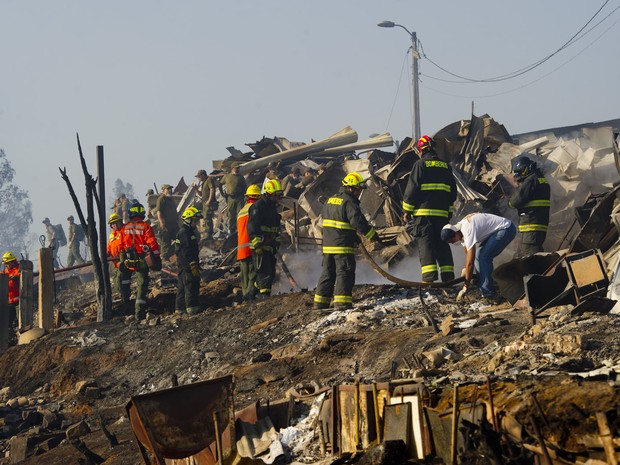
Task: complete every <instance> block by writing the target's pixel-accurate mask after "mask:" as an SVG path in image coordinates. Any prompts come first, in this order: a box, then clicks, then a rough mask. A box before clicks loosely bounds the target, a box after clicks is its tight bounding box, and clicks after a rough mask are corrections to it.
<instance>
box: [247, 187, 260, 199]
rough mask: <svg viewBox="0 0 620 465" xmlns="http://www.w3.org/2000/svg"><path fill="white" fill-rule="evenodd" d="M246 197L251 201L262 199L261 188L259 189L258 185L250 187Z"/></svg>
mask: <svg viewBox="0 0 620 465" xmlns="http://www.w3.org/2000/svg"><path fill="white" fill-rule="evenodd" d="M245 196H246V197H248V198H250V199H257V198H258V197H260V187H258V186H257V185H256V184H252V185H250V186H249V187H248V189H247V190H246V191H245Z"/></svg>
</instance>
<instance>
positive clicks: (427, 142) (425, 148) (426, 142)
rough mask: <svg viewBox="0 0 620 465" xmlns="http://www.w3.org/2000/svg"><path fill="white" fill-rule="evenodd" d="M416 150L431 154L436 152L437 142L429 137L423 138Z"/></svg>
mask: <svg viewBox="0 0 620 465" xmlns="http://www.w3.org/2000/svg"><path fill="white" fill-rule="evenodd" d="M416 148H417V149H418V151H419V152H420V153H425V152H430V151H431V150H435V141H434V140H433V139H432V138H431V137H429V136H422V137H420V139H419V140H418V143H417V144H416Z"/></svg>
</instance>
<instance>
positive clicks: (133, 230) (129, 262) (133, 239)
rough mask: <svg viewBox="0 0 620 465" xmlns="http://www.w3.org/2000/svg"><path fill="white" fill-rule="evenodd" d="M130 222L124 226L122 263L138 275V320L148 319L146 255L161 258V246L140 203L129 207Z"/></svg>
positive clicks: (136, 310)
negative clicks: (146, 219) (147, 221)
mask: <svg viewBox="0 0 620 465" xmlns="http://www.w3.org/2000/svg"><path fill="white" fill-rule="evenodd" d="M128 214H129V222H128V223H127V224H125V225H124V226H123V229H122V232H121V237H122V241H123V247H122V252H121V254H120V259H121V262H122V263H123V264H124V265H125V267H126V268H127V269H128V270H129V271H130V272H131V273H132V274H133V273H135V275H136V285H137V288H138V289H137V292H136V307H135V316H136V319H137V320H143V319H144V318H146V312H147V302H146V296H147V294H148V291H149V267H148V265H147V263H146V259H145V255H146V254H147V253H150V252H153V254H155V256H156V257H159V255H160V251H159V244H158V243H157V239H156V238H155V234H154V233H153V228H151V225H150V224H148V223H146V222H145V221H144V216H145V211H144V206H143V205H142V204H141V203H140V202H134V203H133V204H132V205H131V206H130V207H129V213H128Z"/></svg>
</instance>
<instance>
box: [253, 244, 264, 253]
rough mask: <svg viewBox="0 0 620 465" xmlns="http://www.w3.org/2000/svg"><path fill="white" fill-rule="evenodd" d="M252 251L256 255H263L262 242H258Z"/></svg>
mask: <svg viewBox="0 0 620 465" xmlns="http://www.w3.org/2000/svg"><path fill="white" fill-rule="evenodd" d="M252 253H254V254H256V255H262V254H263V245H262V244H257V245H256V246H255V247H254V250H253V251H252Z"/></svg>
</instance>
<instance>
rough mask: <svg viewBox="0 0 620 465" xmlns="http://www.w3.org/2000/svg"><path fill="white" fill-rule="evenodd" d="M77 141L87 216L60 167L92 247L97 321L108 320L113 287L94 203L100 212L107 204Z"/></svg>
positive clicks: (110, 314)
mask: <svg viewBox="0 0 620 465" xmlns="http://www.w3.org/2000/svg"><path fill="white" fill-rule="evenodd" d="M77 143H78V151H79V154H80V163H81V165H82V172H83V173H84V180H85V185H86V211H87V217H86V218H84V213H83V212H82V207H81V206H80V202H79V200H78V198H77V196H76V194H75V190H74V189H73V185H72V184H71V181H70V180H69V177H68V176H67V170H66V168H58V169H59V170H60V174H61V176H62V179H63V180H64V181H65V183H66V184H67V188H68V189H69V194H70V195H71V199H72V200H73V204H74V205H75V210H76V211H77V214H78V217H79V218H80V223H81V224H82V228H84V234H85V235H86V236H87V237H88V246H89V248H90V256H91V257H92V258H91V261H92V263H93V273H94V274H95V279H96V289H97V304H98V309H97V321H106V320H109V319H110V317H111V316H112V287H111V285H110V272H109V269H108V262H107V260H106V259H105V257H104V259H103V260H102V259H101V255H100V254H99V248H98V247H97V246H98V245H99V237H98V234H97V221H96V219H95V209H94V204H95V203H96V204H97V210H98V212H99V213H100V214H101V212H102V208H105V206H103V205H101V202H100V199H99V198H98V196H97V181H96V180H95V179H94V178H93V177H92V175H91V174H90V173H89V172H88V167H87V166H86V160H85V159H84V154H83V153H82V146H81V144H80V136H79V135H78V136H77ZM102 214H103V215H104V216H105V212H103V213H102ZM98 216H101V215H98Z"/></svg>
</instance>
